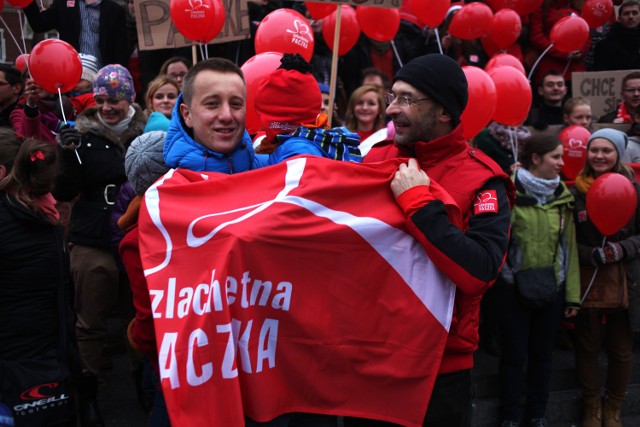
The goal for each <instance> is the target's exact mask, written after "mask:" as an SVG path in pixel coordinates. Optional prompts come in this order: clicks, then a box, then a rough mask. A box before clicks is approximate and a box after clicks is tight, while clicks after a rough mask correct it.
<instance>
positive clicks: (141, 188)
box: [124, 130, 171, 194]
mask: <svg viewBox="0 0 640 427" xmlns="http://www.w3.org/2000/svg"><path fill="white" fill-rule="evenodd" d="M166 135H167V133H166V132H165V131H161V130H155V131H152V132H147V133H143V134H142V135H140V136H139V137H137V138H136V139H134V140H133V142H132V143H131V145H130V146H129V149H128V150H127V155H126V156H125V159H124V170H125V172H126V173H127V179H129V182H130V183H131V185H132V186H133V189H134V190H135V191H136V194H144V192H145V191H147V189H148V188H149V187H151V184H153V183H154V182H156V181H157V180H158V178H160V177H161V176H162V175H164V174H165V173H167V172H168V171H169V169H171V168H170V167H169V166H167V165H166V164H165V163H164V156H163V154H162V151H163V148H164V139H165V137H166Z"/></svg>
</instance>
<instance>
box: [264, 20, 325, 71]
mask: <svg viewBox="0 0 640 427" xmlns="http://www.w3.org/2000/svg"><path fill="white" fill-rule="evenodd" d="M314 45H315V41H314V38H313V30H312V29H311V24H309V21H308V20H307V18H305V17H304V16H302V15H301V14H300V13H298V12H296V11H295V10H293V9H276V10H274V11H273V12H271V13H270V14H268V15H267V16H265V17H264V19H263V20H262V22H260V25H258V29H257V31H256V40H255V48H256V53H264V52H281V53H293V54H295V53H299V54H300V55H302V56H303V57H304V59H305V60H307V61H311V56H312V55H313V47H314Z"/></svg>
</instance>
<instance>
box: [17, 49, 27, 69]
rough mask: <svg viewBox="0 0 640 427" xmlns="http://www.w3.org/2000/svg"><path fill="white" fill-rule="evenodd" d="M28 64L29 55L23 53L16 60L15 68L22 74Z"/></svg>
mask: <svg viewBox="0 0 640 427" xmlns="http://www.w3.org/2000/svg"><path fill="white" fill-rule="evenodd" d="M28 63H29V54H28V53H23V54H22V55H19V56H18V57H17V58H16V68H17V69H18V70H20V72H21V73H22V72H24V69H25V68H27V64H28Z"/></svg>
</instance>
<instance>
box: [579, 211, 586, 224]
mask: <svg viewBox="0 0 640 427" xmlns="http://www.w3.org/2000/svg"><path fill="white" fill-rule="evenodd" d="M586 220H587V211H586V210H584V211H580V212H578V222H585V221H586Z"/></svg>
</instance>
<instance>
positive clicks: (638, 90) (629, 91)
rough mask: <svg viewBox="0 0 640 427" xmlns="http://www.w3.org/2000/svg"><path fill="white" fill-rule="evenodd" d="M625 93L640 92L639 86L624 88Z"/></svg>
mask: <svg viewBox="0 0 640 427" xmlns="http://www.w3.org/2000/svg"><path fill="white" fill-rule="evenodd" d="M624 92H625V93H636V92H640V87H639V88H629V89H624Z"/></svg>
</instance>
